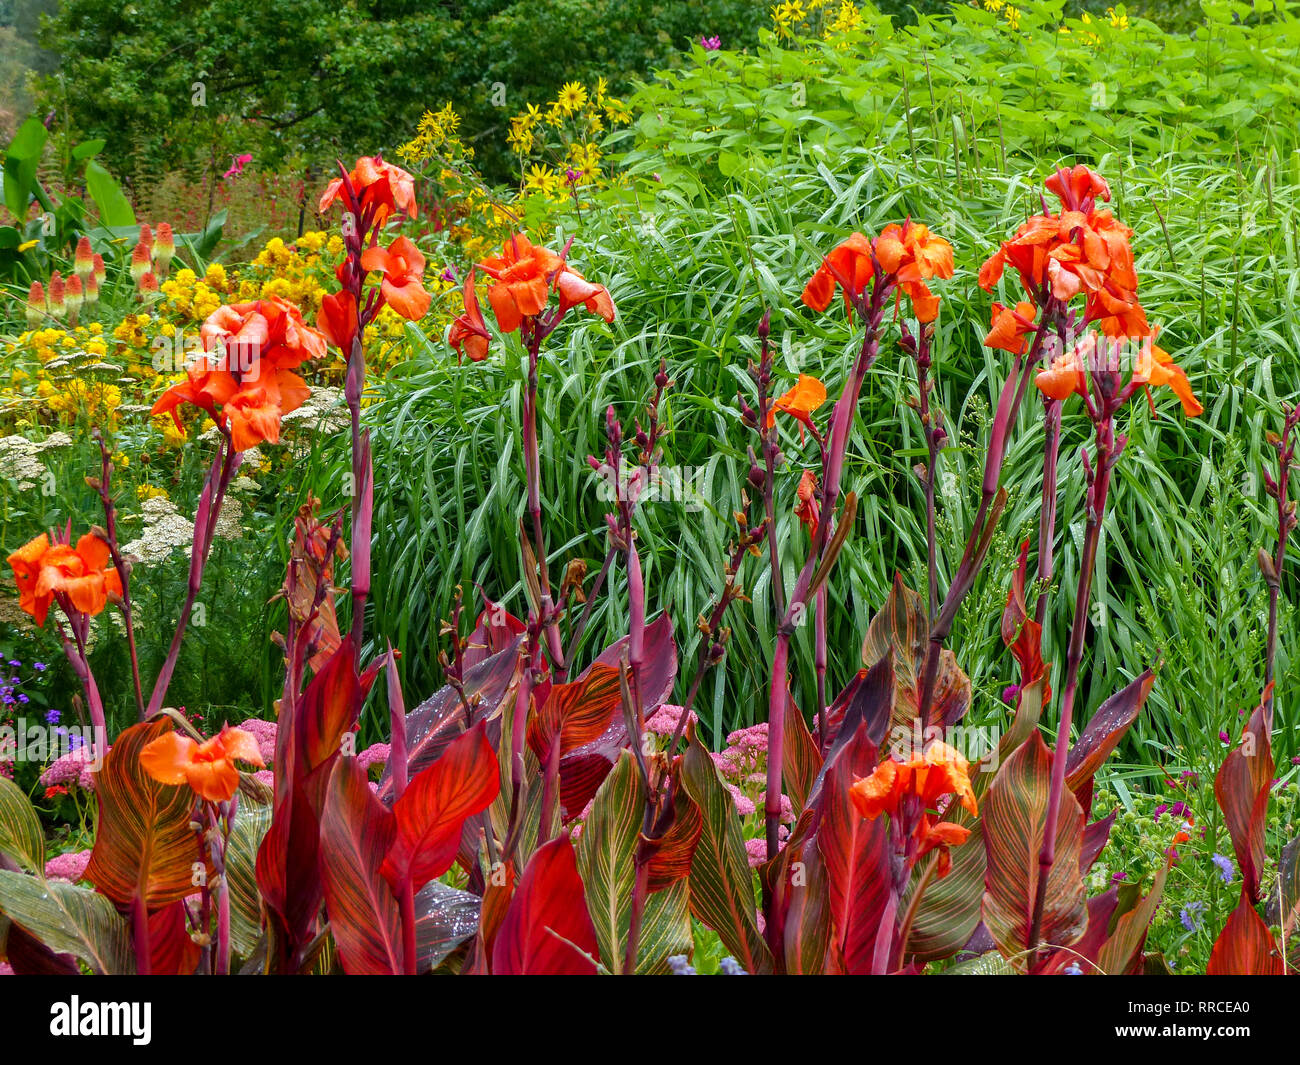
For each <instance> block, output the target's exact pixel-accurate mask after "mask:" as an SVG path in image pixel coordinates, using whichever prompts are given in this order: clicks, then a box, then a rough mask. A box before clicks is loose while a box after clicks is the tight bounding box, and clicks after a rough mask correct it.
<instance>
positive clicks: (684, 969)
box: [668, 954, 695, 976]
mask: <svg viewBox="0 0 1300 1065" xmlns="http://www.w3.org/2000/svg"><path fill="white" fill-rule="evenodd" d="M668 970H669V972H671V973H672V974H673V976H694V975H695V967H694V966H693V965H692V964H691V963H690V962H689V961H688V960H687V958H686V955H685V954H674V955H673V956H672V957H671V958H669V959H668Z"/></svg>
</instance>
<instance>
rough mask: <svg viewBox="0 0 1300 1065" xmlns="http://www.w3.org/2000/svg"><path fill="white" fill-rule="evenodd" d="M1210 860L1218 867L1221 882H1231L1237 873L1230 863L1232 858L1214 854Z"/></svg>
mask: <svg viewBox="0 0 1300 1065" xmlns="http://www.w3.org/2000/svg"><path fill="white" fill-rule="evenodd" d="M1210 861H1212V862H1213V863H1214V864H1215V865H1217V866H1218V867H1219V875H1220V876H1221V877H1223V882H1224V883H1225V884H1231V883H1232V881H1233V879H1234V878H1235V877H1236V875H1237V867H1236V866H1235V865H1233V864H1232V859H1231V858H1227V857H1224V855H1222V854H1216V855H1215V856H1214V857H1213V858H1211V859H1210Z"/></svg>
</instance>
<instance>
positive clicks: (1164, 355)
mask: <svg viewBox="0 0 1300 1065" xmlns="http://www.w3.org/2000/svg"><path fill="white" fill-rule="evenodd" d="M1159 335H1160V327H1159V326H1154V327H1153V328H1152V330H1151V335H1150V336H1149V337H1148V338H1147V340H1146V342H1145V343H1144V344H1143V345H1142V347H1141V349H1140V351H1139V354H1138V360H1137V366H1136V368H1135V369H1134V371H1133V380H1134V381H1138V382H1145V383H1146V384H1147V385H1153V386H1156V387H1159V386H1160V385H1168V386H1169V388H1170V389H1171V390H1172V391H1173V393H1174V395H1176V396H1177V397H1178V400H1179V402H1180V403H1182V405H1183V413H1184V414H1186V415H1187V417H1189V418H1195V417H1197V416H1198V415H1200V414H1203V413H1204V412H1205V408H1204V407H1202V406H1201V404H1200V402H1199V401H1198V400H1197V398H1196V396H1195V395H1193V394H1192V383H1191V382H1190V381H1189V380H1188V379H1187V374H1186V373H1185V372H1184V370H1183V368H1182V367H1181V366H1179V365H1177V364H1176V363H1175V362H1174V358H1173V356H1172V355H1170V354H1169V352H1167V351H1165V350H1164V349H1163V348H1161V347H1158V346H1157V345H1156V337H1157V336H1159ZM1147 394H1148V397H1149V396H1150V392H1149V391H1148V393H1147Z"/></svg>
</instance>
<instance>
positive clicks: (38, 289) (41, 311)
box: [27, 281, 46, 329]
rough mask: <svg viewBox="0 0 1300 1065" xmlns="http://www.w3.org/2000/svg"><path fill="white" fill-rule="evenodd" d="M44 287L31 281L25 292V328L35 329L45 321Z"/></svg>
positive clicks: (37, 282)
mask: <svg viewBox="0 0 1300 1065" xmlns="http://www.w3.org/2000/svg"><path fill="white" fill-rule="evenodd" d="M45 310H46V308H45V286H44V285H42V284H41V283H40V282H39V281H33V282H32V287H31V289H29V290H28V292H27V328H28V329H35V328H37V326H39V325H40V324H41V322H42V321H44V319H45Z"/></svg>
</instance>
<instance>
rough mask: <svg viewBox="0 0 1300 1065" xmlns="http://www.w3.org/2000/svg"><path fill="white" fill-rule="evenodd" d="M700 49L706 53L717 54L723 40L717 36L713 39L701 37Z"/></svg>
mask: <svg viewBox="0 0 1300 1065" xmlns="http://www.w3.org/2000/svg"><path fill="white" fill-rule="evenodd" d="M700 47H701V48H703V49H704V50H705V51H706V52H716V51H717V50H718V49H719V48H721V47H722V38H721V37H718V36H717V35H716V34H715V35H714V36H712V37H701V38H700Z"/></svg>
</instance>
